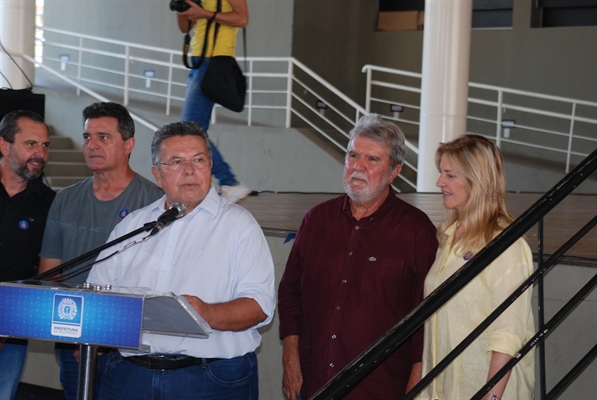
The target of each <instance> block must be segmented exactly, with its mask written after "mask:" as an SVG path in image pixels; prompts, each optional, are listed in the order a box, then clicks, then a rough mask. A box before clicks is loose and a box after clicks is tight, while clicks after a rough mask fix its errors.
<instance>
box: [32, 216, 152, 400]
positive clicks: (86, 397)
mask: <svg viewBox="0 0 597 400" xmlns="http://www.w3.org/2000/svg"><path fill="white" fill-rule="evenodd" d="M157 224H158V222H157V221H154V222H148V223H146V224H145V225H143V226H142V227H141V228H139V229H136V230H134V231H132V232H130V233H127V234H126V235H123V236H121V237H119V238H116V239H114V240H112V241H111V242H108V243H106V244H104V245H101V246H99V247H97V248H95V249H93V250H91V251H88V252H87V253H85V254H82V255H80V256H78V257H75V258H73V259H72V260H70V261H67V262H65V263H62V264H60V265H58V266H57V267H54V268H52V269H50V270H48V271H46V272H43V273H41V274H38V275H36V276H34V277H32V278H31V279H28V280H40V279H42V278H45V277H47V276H50V275H54V274H55V273H58V272H62V271H63V270H65V269H66V268H69V267H71V266H73V265H76V264H78V263H79V262H82V261H85V260H87V259H88V258H91V257H93V256H94V255H96V254H99V253H100V252H101V251H102V250H104V249H107V248H108V247H112V246H113V245H115V244H117V243H120V242H122V241H124V240H126V239H128V238H131V237H133V236H135V235H138V234H139V233H142V232H146V231H150V230H151V229H153V227H155V226H156V225H157ZM97 347H98V346H97V345H91V344H79V358H80V359H79V377H78V384H77V399H78V400H93V397H94V389H95V370H96V363H97Z"/></svg>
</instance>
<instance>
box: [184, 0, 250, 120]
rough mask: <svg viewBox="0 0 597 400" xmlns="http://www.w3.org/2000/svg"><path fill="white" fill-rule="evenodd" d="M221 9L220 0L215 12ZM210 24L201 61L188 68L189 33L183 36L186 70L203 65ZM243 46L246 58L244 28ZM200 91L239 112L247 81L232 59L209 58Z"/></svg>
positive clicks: (216, 33) (206, 32)
mask: <svg viewBox="0 0 597 400" xmlns="http://www.w3.org/2000/svg"><path fill="white" fill-rule="evenodd" d="M221 9H222V0H218V5H217V11H216V12H217V13H219V12H220V11H221ZM212 22H213V21H212V20H209V21H208V22H207V25H206V28H205V39H204V42H203V51H202V54H201V59H200V60H199V62H198V63H197V64H196V65H193V66H192V67H190V66H189V63H188V61H187V52H188V44H189V42H190V37H189V33H188V32H187V35H186V36H185V46H184V54H183V62H184V65H185V66H186V67H187V68H199V66H201V64H202V63H203V59H204V58H205V52H206V50H207V37H208V33H209V28H210V26H211V23H212ZM189 25H190V21H189ZM219 27H220V24H219V23H217V22H216V26H215V31H214V43H213V50H215V48H216V40H217V36H218V30H219ZM189 30H190V29H189ZM243 45H244V51H245V58H246V51H247V50H246V49H247V38H246V33H245V30H244V28H243ZM212 55H213V53H212ZM245 63H246V61H245ZM245 68H246V65H245ZM201 91H202V92H203V94H204V95H205V97H207V98H208V99H210V100H212V101H214V102H215V103H218V104H220V105H221V106H222V107H225V108H227V109H229V110H231V111H234V112H241V111H242V110H243V109H244V107H245V95H246V93H247V80H246V78H245V75H244V74H243V72H242V70H241V69H240V67H239V66H238V63H237V62H236V60H235V59H234V57H230V56H215V57H213V56H212V57H211V60H210V62H209V66H208V67H207V71H205V76H204V77H203V80H202V81H201Z"/></svg>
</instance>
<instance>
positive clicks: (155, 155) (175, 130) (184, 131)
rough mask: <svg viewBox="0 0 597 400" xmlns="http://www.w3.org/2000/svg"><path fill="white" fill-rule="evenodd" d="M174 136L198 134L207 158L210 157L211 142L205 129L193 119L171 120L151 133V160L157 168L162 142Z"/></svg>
mask: <svg viewBox="0 0 597 400" xmlns="http://www.w3.org/2000/svg"><path fill="white" fill-rule="evenodd" d="M174 136H199V137H201V138H203V140H205V145H206V146H207V151H208V153H209V158H210V159H211V144H210V143H209V136H208V135H207V131H206V130H205V129H203V128H202V127H201V126H199V124H198V123H196V122H193V121H182V122H172V123H170V124H166V125H164V126H162V127H161V128H160V129H158V130H157V131H156V132H155V135H153V141H152V142H151V162H152V164H153V165H155V166H156V167H157V168H159V167H160V164H159V163H160V157H161V155H162V149H161V146H162V142H163V141H164V140H166V139H168V138H171V137H174Z"/></svg>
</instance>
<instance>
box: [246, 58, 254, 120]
mask: <svg viewBox="0 0 597 400" xmlns="http://www.w3.org/2000/svg"><path fill="white" fill-rule="evenodd" d="M246 65H247V63H246V62H245V66H246ZM248 106H249V107H248V108H249V115H248V117H247V125H248V126H251V122H252V121H253V60H250V61H249V104H248Z"/></svg>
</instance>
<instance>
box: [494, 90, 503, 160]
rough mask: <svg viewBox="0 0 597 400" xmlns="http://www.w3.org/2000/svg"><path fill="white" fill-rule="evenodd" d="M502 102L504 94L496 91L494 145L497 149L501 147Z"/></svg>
mask: <svg viewBox="0 0 597 400" xmlns="http://www.w3.org/2000/svg"><path fill="white" fill-rule="evenodd" d="M503 101H504V92H502V91H501V90H498V101H497V103H498V106H497V118H496V119H495V120H496V124H497V126H496V127H495V145H496V146H497V147H498V148H499V147H500V146H501V143H502V112H503V108H502V102H503Z"/></svg>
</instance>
